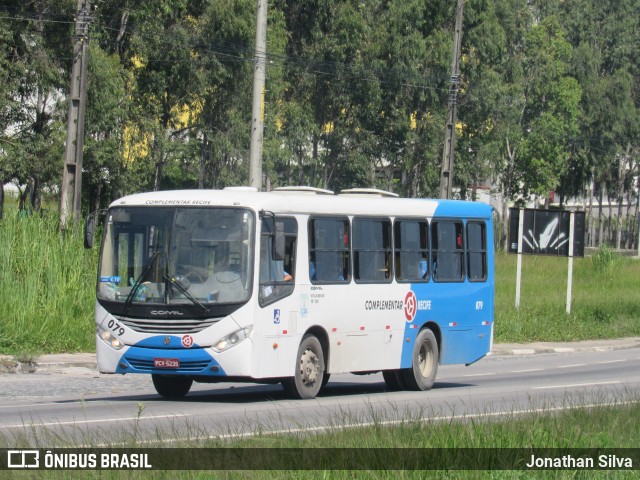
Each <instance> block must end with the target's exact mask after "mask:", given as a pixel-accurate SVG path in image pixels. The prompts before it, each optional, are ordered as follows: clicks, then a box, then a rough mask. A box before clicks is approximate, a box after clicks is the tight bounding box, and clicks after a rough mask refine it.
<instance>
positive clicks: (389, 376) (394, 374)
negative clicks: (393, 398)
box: [382, 370, 404, 392]
mask: <svg viewBox="0 0 640 480" xmlns="http://www.w3.org/2000/svg"><path fill="white" fill-rule="evenodd" d="M382 377H383V378H384V383H385V384H386V385H387V390H389V391H390V392H397V391H398V390H403V389H404V381H403V380H402V370H383V371H382Z"/></svg>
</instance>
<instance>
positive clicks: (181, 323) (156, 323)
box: [117, 317, 220, 335]
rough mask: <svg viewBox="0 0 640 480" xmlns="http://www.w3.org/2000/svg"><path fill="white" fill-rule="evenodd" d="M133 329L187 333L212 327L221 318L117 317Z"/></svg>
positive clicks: (137, 330) (138, 330)
mask: <svg viewBox="0 0 640 480" xmlns="http://www.w3.org/2000/svg"><path fill="white" fill-rule="evenodd" d="M117 318H118V320H119V321H120V322H122V323H123V324H124V325H126V326H127V327H129V328H130V329H131V330H134V331H136V332H142V333H164V334H172V333H173V334H176V335H177V334H185V333H198V332H200V331H202V330H204V329H205V328H208V327H210V326H211V325H213V324H214V323H216V322H217V321H219V320H220V319H219V318H206V319H204V320H199V319H173V318H172V319H166V318H157V319H156V318H125V317H117Z"/></svg>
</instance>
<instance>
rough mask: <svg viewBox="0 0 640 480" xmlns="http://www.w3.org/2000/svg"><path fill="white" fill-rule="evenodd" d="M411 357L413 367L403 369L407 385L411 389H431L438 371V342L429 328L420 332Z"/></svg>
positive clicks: (404, 380) (404, 381)
mask: <svg viewBox="0 0 640 480" xmlns="http://www.w3.org/2000/svg"><path fill="white" fill-rule="evenodd" d="M411 358H412V362H411V368H406V369H403V371H402V380H403V383H404V385H405V387H406V388H408V389H409V390H430V389H431V387H433V384H434V382H435V381H436V374H437V373H438V342H437V341H436V336H435V335H434V334H433V332H432V331H431V330H429V329H428V328H425V329H423V330H421V331H420V333H418V336H417V338H416V341H415V344H414V345H413V354H412V356H411Z"/></svg>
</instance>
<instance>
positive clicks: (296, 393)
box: [282, 335, 328, 399]
mask: <svg viewBox="0 0 640 480" xmlns="http://www.w3.org/2000/svg"><path fill="white" fill-rule="evenodd" d="M324 375H325V367H324V353H323V352H322V345H320V341H319V340H318V339H317V338H316V337H315V336H313V335H305V336H304V337H302V342H300V347H298V354H297V356H296V371H295V375H294V376H293V377H289V378H285V379H284V380H282V386H283V387H284V390H285V392H286V393H287V395H288V396H289V397H291V398H295V399H308V398H314V397H315V396H316V395H318V392H320V389H321V388H322V384H323V380H324V378H325V377H324ZM327 380H328V378H327Z"/></svg>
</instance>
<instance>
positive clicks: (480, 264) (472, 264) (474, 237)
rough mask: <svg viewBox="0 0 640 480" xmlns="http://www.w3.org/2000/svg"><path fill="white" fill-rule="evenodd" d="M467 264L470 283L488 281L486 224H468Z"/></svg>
mask: <svg viewBox="0 0 640 480" xmlns="http://www.w3.org/2000/svg"><path fill="white" fill-rule="evenodd" d="M467 262H468V265H467V271H468V272H469V281H472V282H481V281H484V280H486V279H487V234H486V227H485V224H484V223H481V222H468V223H467Z"/></svg>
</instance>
